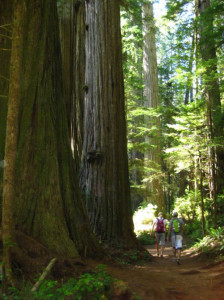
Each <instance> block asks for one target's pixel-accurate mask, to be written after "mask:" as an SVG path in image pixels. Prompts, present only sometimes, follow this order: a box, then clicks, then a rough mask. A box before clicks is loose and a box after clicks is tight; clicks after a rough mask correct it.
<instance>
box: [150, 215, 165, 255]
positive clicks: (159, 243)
mask: <svg viewBox="0 0 224 300" xmlns="http://www.w3.org/2000/svg"><path fill="white" fill-rule="evenodd" d="M166 224H167V220H166V219H164V218H163V213H162V212H159V213H158V218H156V219H155V220H154V222H153V225H152V229H151V235H152V233H153V229H154V227H155V228H156V229H155V238H156V252H157V256H160V257H163V252H164V249H165V241H166V240H165V231H166Z"/></svg>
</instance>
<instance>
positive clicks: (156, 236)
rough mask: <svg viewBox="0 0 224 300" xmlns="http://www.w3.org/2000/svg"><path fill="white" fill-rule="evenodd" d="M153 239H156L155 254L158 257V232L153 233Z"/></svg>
mask: <svg viewBox="0 0 224 300" xmlns="http://www.w3.org/2000/svg"><path fill="white" fill-rule="evenodd" d="M155 238H156V253H157V256H159V237H158V232H156V233H155Z"/></svg>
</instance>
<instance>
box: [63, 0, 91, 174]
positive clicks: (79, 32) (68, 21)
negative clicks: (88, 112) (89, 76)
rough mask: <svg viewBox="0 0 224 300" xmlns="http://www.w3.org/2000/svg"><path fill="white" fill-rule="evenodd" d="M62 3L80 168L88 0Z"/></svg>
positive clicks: (66, 69) (67, 86) (66, 71)
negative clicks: (86, 2) (86, 0)
mask: <svg viewBox="0 0 224 300" xmlns="http://www.w3.org/2000/svg"><path fill="white" fill-rule="evenodd" d="M60 3H61V5H62V6H61V7H59V9H58V11H59V18H60V33H61V48H62V68H63V78H64V81H65V84H64V95H65V99H66V103H67V105H66V107H67V115H68V120H69V132H70V138H71V147H72V151H73V156H74V158H75V161H76V166H77V172H78V170H79V164H80V160H81V156H82V144H83V114H84V112H83V110H84V97H85V30H86V29H85V1H83V0H82V1H81V0H69V1H68V0H64V1H61V2H60Z"/></svg>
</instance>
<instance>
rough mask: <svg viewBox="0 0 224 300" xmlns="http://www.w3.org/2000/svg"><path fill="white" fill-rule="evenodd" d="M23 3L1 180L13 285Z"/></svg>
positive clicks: (18, 5) (6, 258) (16, 26)
mask: <svg viewBox="0 0 224 300" xmlns="http://www.w3.org/2000/svg"><path fill="white" fill-rule="evenodd" d="M23 10H24V5H23V2H22V1H17V0H15V1H14V16H13V32H12V51H11V68H10V85H9V104H8V114H7V127H6V143H5V163H6V166H5V170H4V177H3V205H2V240H3V249H4V252H3V264H4V270H5V276H6V281H7V282H9V284H11V285H14V282H13V272H12V267H11V253H10V252H11V251H10V250H11V249H12V247H13V246H14V245H13V244H15V234H14V221H13V207H14V197H15V165H16V155H17V140H18V120H19V100H20V95H19V94H20V78H21V62H22V59H21V58H22V39H21V36H22V26H23Z"/></svg>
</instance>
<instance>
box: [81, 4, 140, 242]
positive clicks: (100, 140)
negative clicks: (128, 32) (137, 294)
mask: <svg viewBox="0 0 224 300" xmlns="http://www.w3.org/2000/svg"><path fill="white" fill-rule="evenodd" d="M85 3H86V83H85V85H86V89H85V90H86V95H85V110H84V143H83V155H82V157H83V159H82V163H81V172H80V186H81V189H82V191H83V193H84V194H85V200H86V206H87V210H88V215H89V219H90V222H91V225H92V228H93V230H94V232H95V233H96V234H97V235H98V236H101V238H102V239H103V240H107V241H108V242H111V243H114V244H121V245H124V246H127V247H129V246H131V247H132V246H135V245H136V244H137V242H136V239H135V236H134V233H133V222H132V213H131V202H130V190H129V181H128V160H127V140H126V124H125V108H124V87H123V74H122V59H121V34H120V15H119V13H120V12H119V1H118V0H114V1H110V0H105V1H102V0H95V1H86V2H85Z"/></svg>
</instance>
